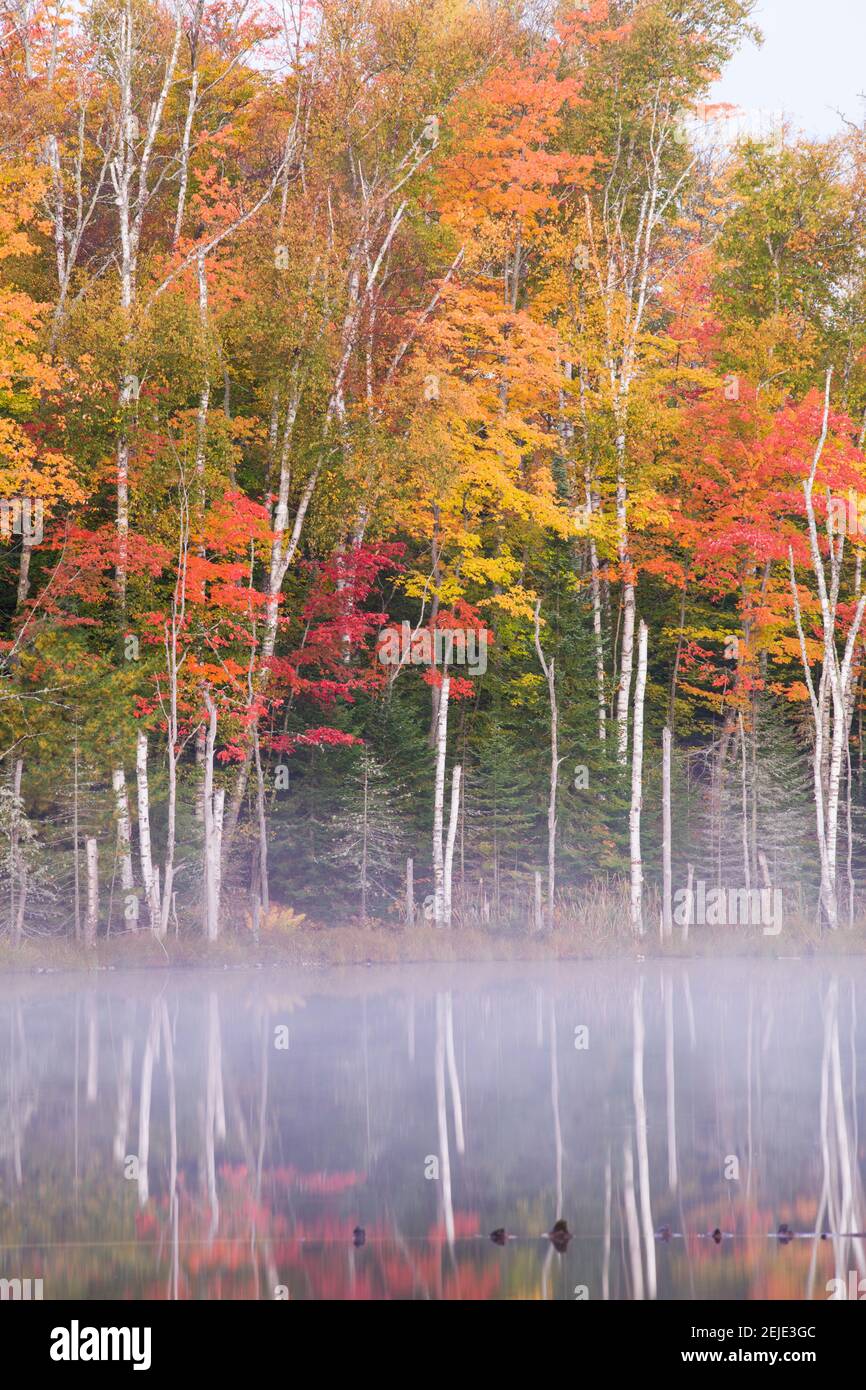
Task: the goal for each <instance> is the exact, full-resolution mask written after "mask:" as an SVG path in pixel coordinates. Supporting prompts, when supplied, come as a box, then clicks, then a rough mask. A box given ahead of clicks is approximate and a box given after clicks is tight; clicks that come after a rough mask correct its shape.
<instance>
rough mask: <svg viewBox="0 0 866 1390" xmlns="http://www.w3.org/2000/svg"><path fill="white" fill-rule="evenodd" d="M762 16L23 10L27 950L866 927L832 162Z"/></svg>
mask: <svg viewBox="0 0 866 1390" xmlns="http://www.w3.org/2000/svg"><path fill="white" fill-rule="evenodd" d="M753 9H754V5H753V3H752V0H593V2H592V3H584V4H580V3H576V0H565V3H562V4H558V3H557V2H556V0H538V2H537V3H529V0H423V3H422V0H274V3H273V4H270V3H269V4H258V3H250V0H82V3H81V4H78V5H75V6H69V5H64V4H62V3H61V0H3V4H2V18H0V106H2V112H3V114H2V118H0V130H2V138H0V532H2V534H0V903H2V908H0V932H2V934H3V937H4V939H5V944H6V945H7V946H8V947H9V948H10V949H12V950H14V949H17V948H19V947H21V946H22V945H26V944H27V942H28V941H29V940H31V939H40V940H41V939H46V938H51V939H54V938H57V939H58V940H59V939H61V938H63V939H68V940H69V941H70V942H72V941H75V942H77V943H79V944H80V946H81V947H82V948H89V947H91V946H93V945H94V944H95V943H97V942H100V941H101V940H102V939H103V938H105V937H106V936H115V935H120V934H124V936H129V935H137V934H144V933H147V934H149V935H151V934H152V935H155V936H156V937H157V938H158V939H159V940H160V941H161V940H163V939H165V940H166V941H168V940H169V939H172V940H173V939H174V938H189V939H195V940H196V941H201V940H204V941H206V942H215V941H216V940H217V938H223V937H226V936H235V937H238V938H241V939H244V940H246V939H252V940H255V941H256V942H258V940H259V938H260V934H262V935H263V936H268V935H270V936H271V937H272V938H273V937H274V936H276V937H279V936H283V937H288V938H291V936H292V935H293V934H294V933H297V932H298V931H299V930H301V929H302V927H301V924H303V930H304V931H308V932H309V931H310V930H311V929H313V928H315V929H317V930H319V929H325V928H328V929H330V928H333V929H334V932H333V935H335V936H336V934H337V931H338V929H343V930H346V931H347V932H351V930H352V929H360V930H362V931H365V932H369V931H370V930H371V929H375V930H377V931H381V932H382V933H385V932H387V933H390V934H392V935H393V937H394V938H395V939H396V938H397V937H398V936H404V937H408V936H409V935H410V934H411V932H413V931H415V932H419V933H420V932H424V931H426V930H427V929H428V928H429V929H441V930H443V931H444V932H448V931H449V929H451V931H452V932H453V933H454V935H455V936H456V935H457V934H459V933H463V934H464V935H465V936H466V937H469V936H470V935H473V934H478V935H485V934H489V935H493V936H503V937H509V938H513V939H518V938H520V937H522V936H527V937H537V938H538V941H539V942H541V941H544V940H555V941H557V942H559V943H560V949H561V950H562V951H563V952H565V951H566V950H567V946H565V945H563V944H562V943H564V942H568V941H577V942H578V943H580V945H581V946H582V947H583V946H590V947H591V946H592V945H593V944H598V943H601V942H603V941H609V940H614V939H620V940H624V941H626V942H629V943H633V941H634V938H635V937H636V936H637V937H644V936H645V937H647V938H648V939H653V940H658V939H659V937H660V936H661V939H662V941H663V940H664V938H665V937H670V936H673V935H674V934H676V935H677V937H678V938H679V937H681V936H683V935H685V936H688V933H689V930H690V929H691V931H692V935H693V936H695V935H698V934H699V933H701V932H702V931H705V930H706V928H707V927H710V928H712V927H713V926H719V927H722V928H724V927H726V926H728V925H731V924H737V925H739V926H740V927H745V930H746V932H747V934H750V935H751V936H753V937H757V938H758V939H760V938H761V937H763V936H767V937H778V936H779V935H780V933H783V932H787V931H788V930H789V929H794V927H795V925H796V929H797V930H798V931H802V932H805V933H806V934H807V935H809V936H810V937H814V938H815V939H816V940H818V939H819V938H821V937H823V936H825V935H826V936H828V937H829V936H830V934H832V933H834V932H836V931H838V932H839V933H840V936H841V935H844V934H845V933H846V932H847V933H853V932H857V931H861V930H862V929H863V922H864V912H863V907H864V899H866V787H864V741H863V714H864V704H866V574H864V559H866V218H864V214H866V126H863V127H861V126H857V125H854V124H850V123H848V124H845V125H844V127H842V128H841V131H840V133H839V134H837V135H835V136H833V137H832V138H827V139H823V140H817V139H813V138H807V137H806V136H805V135H804V134H802V133H801V132H800V131H799V130H798V129H797V128H796V126H795V124H793V123H792V122H790V121H787V120H785V119H783V118H780V119H778V120H775V121H770V122H763V123H762V122H754V121H753V122H751V123H749V122H744V121H740V122H739V124H738V121H737V116H736V113H734V112H732V111H731V110H730V109H727V108H725V107H723V106H720V105H719V104H718V103H716V104H714V103H713V101H712V100H711V95H712V88H713V84H714V82H715V81H716V79H717V77H718V75H719V74H720V73H721V72H722V71H723V70H724V69H725V66H726V64H727V63H728V62H729V60H730V59H731V57H732V55H733V54H734V53H735V52H737V50H738V49H739V48H740V47H741V46H742V45H743V44H744V43H745V42H747V41H752V40H753V39H754V38H755V30H754V23H753V21H754V16H753V14H752V11H753ZM744 911H745V912H746V914H747V915H746V916H744V915H743V913H744ZM783 939H784V937H783ZM849 939H850V937H849Z"/></svg>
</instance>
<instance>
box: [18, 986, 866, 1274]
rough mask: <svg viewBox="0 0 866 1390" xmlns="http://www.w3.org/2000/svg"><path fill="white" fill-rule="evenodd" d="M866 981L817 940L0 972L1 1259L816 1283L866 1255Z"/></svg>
mask: <svg viewBox="0 0 866 1390" xmlns="http://www.w3.org/2000/svg"><path fill="white" fill-rule="evenodd" d="M864 988H866V965H864V964H860V963H856V962H855V963H849V962H845V963H843V964H839V965H838V966H834V965H832V964H828V963H827V962H824V963H817V962H800V961H789V962H785V961H776V962H756V961H740V962H691V963H685V962H684V963H674V964H665V965H659V964H650V963H647V964H634V963H623V962H618V963H599V962H595V963H586V964H550V965H535V964H532V965H529V964H521V965H520V966H511V965H502V964H497V965H489V966H467V965H460V966H454V967H448V966H411V967H395V968H390V967H389V968H375V969H358V968H351V969H344V970H330V971H322V972H300V971H284V970H268V971H242V972H241V971H237V972H236V971H232V972H228V971H220V972H205V973H201V972H195V973H190V974H184V973H182V972H175V973H159V974H157V973H156V972H153V973H145V972H138V973H135V974H133V973H125V974H122V973H119V972H118V973H113V972H102V973H100V974H99V975H97V976H93V977H91V979H90V980H87V981H85V980H83V978H82V977H76V978H75V979H73V978H72V977H70V976H65V975H57V976H41V977H38V978H37V977H33V976H23V975H22V976H18V977H14V978H13V977H6V978H4V979H3V980H2V981H0V1246H2V1251H0V1276H2V1277H5V1278H9V1279H12V1278H31V1279H36V1278H41V1279H42V1280H43V1288H44V1297H45V1298H46V1299H51V1298H62V1297H74V1298H108V1297H114V1298H160V1299H161V1298H174V1297H177V1298H211V1299H232V1298H262V1299H274V1298H277V1297H290V1298H291V1299H297V1298H318V1299H321V1298H360V1299H367V1298H389V1297H401V1298H405V1297H417V1298H424V1299H449V1298H461V1299H470V1298H474V1297H477V1298H503V1299H507V1298H529V1299H537V1298H557V1299H574V1298H575V1297H588V1298H589V1299H590V1300H598V1299H603V1298H611V1299H631V1298H634V1297H636V1296H643V1297H646V1298H649V1297H652V1296H653V1295H655V1296H657V1297H658V1298H677V1299H683V1298H697V1299H704V1298H741V1299H749V1298H790V1299H802V1298H810V1297H811V1298H816V1299H826V1298H827V1297H828V1289H827V1281H828V1280H830V1279H832V1278H841V1279H843V1280H845V1281H848V1278H849V1272H850V1271H857V1277H858V1278H862V1277H863V1276H864V1275H866V1267H864V1249H866V1242H864V1241H863V1240H858V1239H857V1238H856V1235H855V1233H857V1232H862V1231H863V1230H864V1227H866V1216H864V1211H863V1203H862V1186H861V1180H860V1172H861V1164H862V1158H863V1145H862V1140H861V1134H862V1132H863V1130H864V1119H866V1117H864V1077H866V1055H864V1054H866V1028H864V1019H863V1014H864V1011H863V1006H862V1000H863V994H864ZM557 1218H562V1219H565V1220H566V1221H567V1223H568V1228H569V1230H570V1232H571V1233H572V1239H571V1240H570V1242H568V1243H567V1244H566V1247H565V1249H564V1250H563V1251H559V1250H557V1249H555V1248H554V1246H553V1244H552V1243H551V1242H550V1240H549V1239H548V1238H547V1236H546V1235H545V1232H547V1231H548V1230H549V1229H550V1228H551V1227H552V1225H553V1223H554V1221H555V1220H556V1219H557ZM780 1227H782V1228H783V1231H782V1236H781V1238H780V1236H779V1234H778V1232H779V1228H780ZM356 1228H360V1229H359V1232H358V1234H357V1235H355V1236H354V1239H353V1232H354V1231H355V1230H356ZM500 1228H505V1230H506V1231H507V1233H508V1236H509V1238H508V1239H506V1242H505V1244H504V1245H502V1244H495V1243H493V1242H492V1241H491V1240H490V1233H491V1232H492V1231H494V1230H496V1229H500ZM666 1228H667V1229H666ZM714 1231H715V1232H717V1236H716V1238H715V1239H714V1238H713V1235H712V1233H713V1232H714ZM789 1232H790V1235H789ZM816 1233H817V1237H818V1238H816ZM822 1233H823V1234H824V1235H825V1238H823V1239H821V1238H820V1237H821V1235H822ZM512 1236H513V1237H514V1239H511V1238H510V1237H512ZM791 1237H793V1238H791Z"/></svg>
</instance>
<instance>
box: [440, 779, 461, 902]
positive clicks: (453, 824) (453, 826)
mask: <svg viewBox="0 0 866 1390" xmlns="http://www.w3.org/2000/svg"><path fill="white" fill-rule="evenodd" d="M462 772H463V768H462V767H461V765H460V763H458V764H457V766H456V767H455V768H454V771H453V772H452V774H451V815H450V817H449V819H448V840H447V843H446V845H445V879H444V912H445V926H446V927H450V926H451V878H452V869H453V866H454V843H455V841H456V839H457V818H458V815H459V812H460V778H461V775H462Z"/></svg>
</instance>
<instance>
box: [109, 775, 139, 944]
mask: <svg viewBox="0 0 866 1390" xmlns="http://www.w3.org/2000/svg"><path fill="white" fill-rule="evenodd" d="M111 781H112V785H113V787H114V803H115V807H116V809H117V853H118V857H119V859H120V886H121V888H122V889H123V901H124V907H125V906H126V899H127V897H128V896H129V894H130V893H132V892H133V890H134V888H135V876H134V874H133V871H132V825H131V822H130V818H129V798H128V797H127V794H126V776H125V774H124V771H123V768H122V767H116V768H115V769H114V771H113V773H112V774H111ZM132 926H133V930H134V929H135V928H136V926H137V924H136V923H135V922H133V924H132Z"/></svg>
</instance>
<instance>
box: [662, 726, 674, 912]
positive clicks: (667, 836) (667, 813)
mask: <svg viewBox="0 0 866 1390" xmlns="http://www.w3.org/2000/svg"><path fill="white" fill-rule="evenodd" d="M671 850H672V834H671V731H670V729H668V728H665V729H663V730H662V935H663V936H664V937H665V938H670V937H671V936H673V931H674V923H673V917H672V915H671V892H672V888H673V875H672V871H671Z"/></svg>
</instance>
